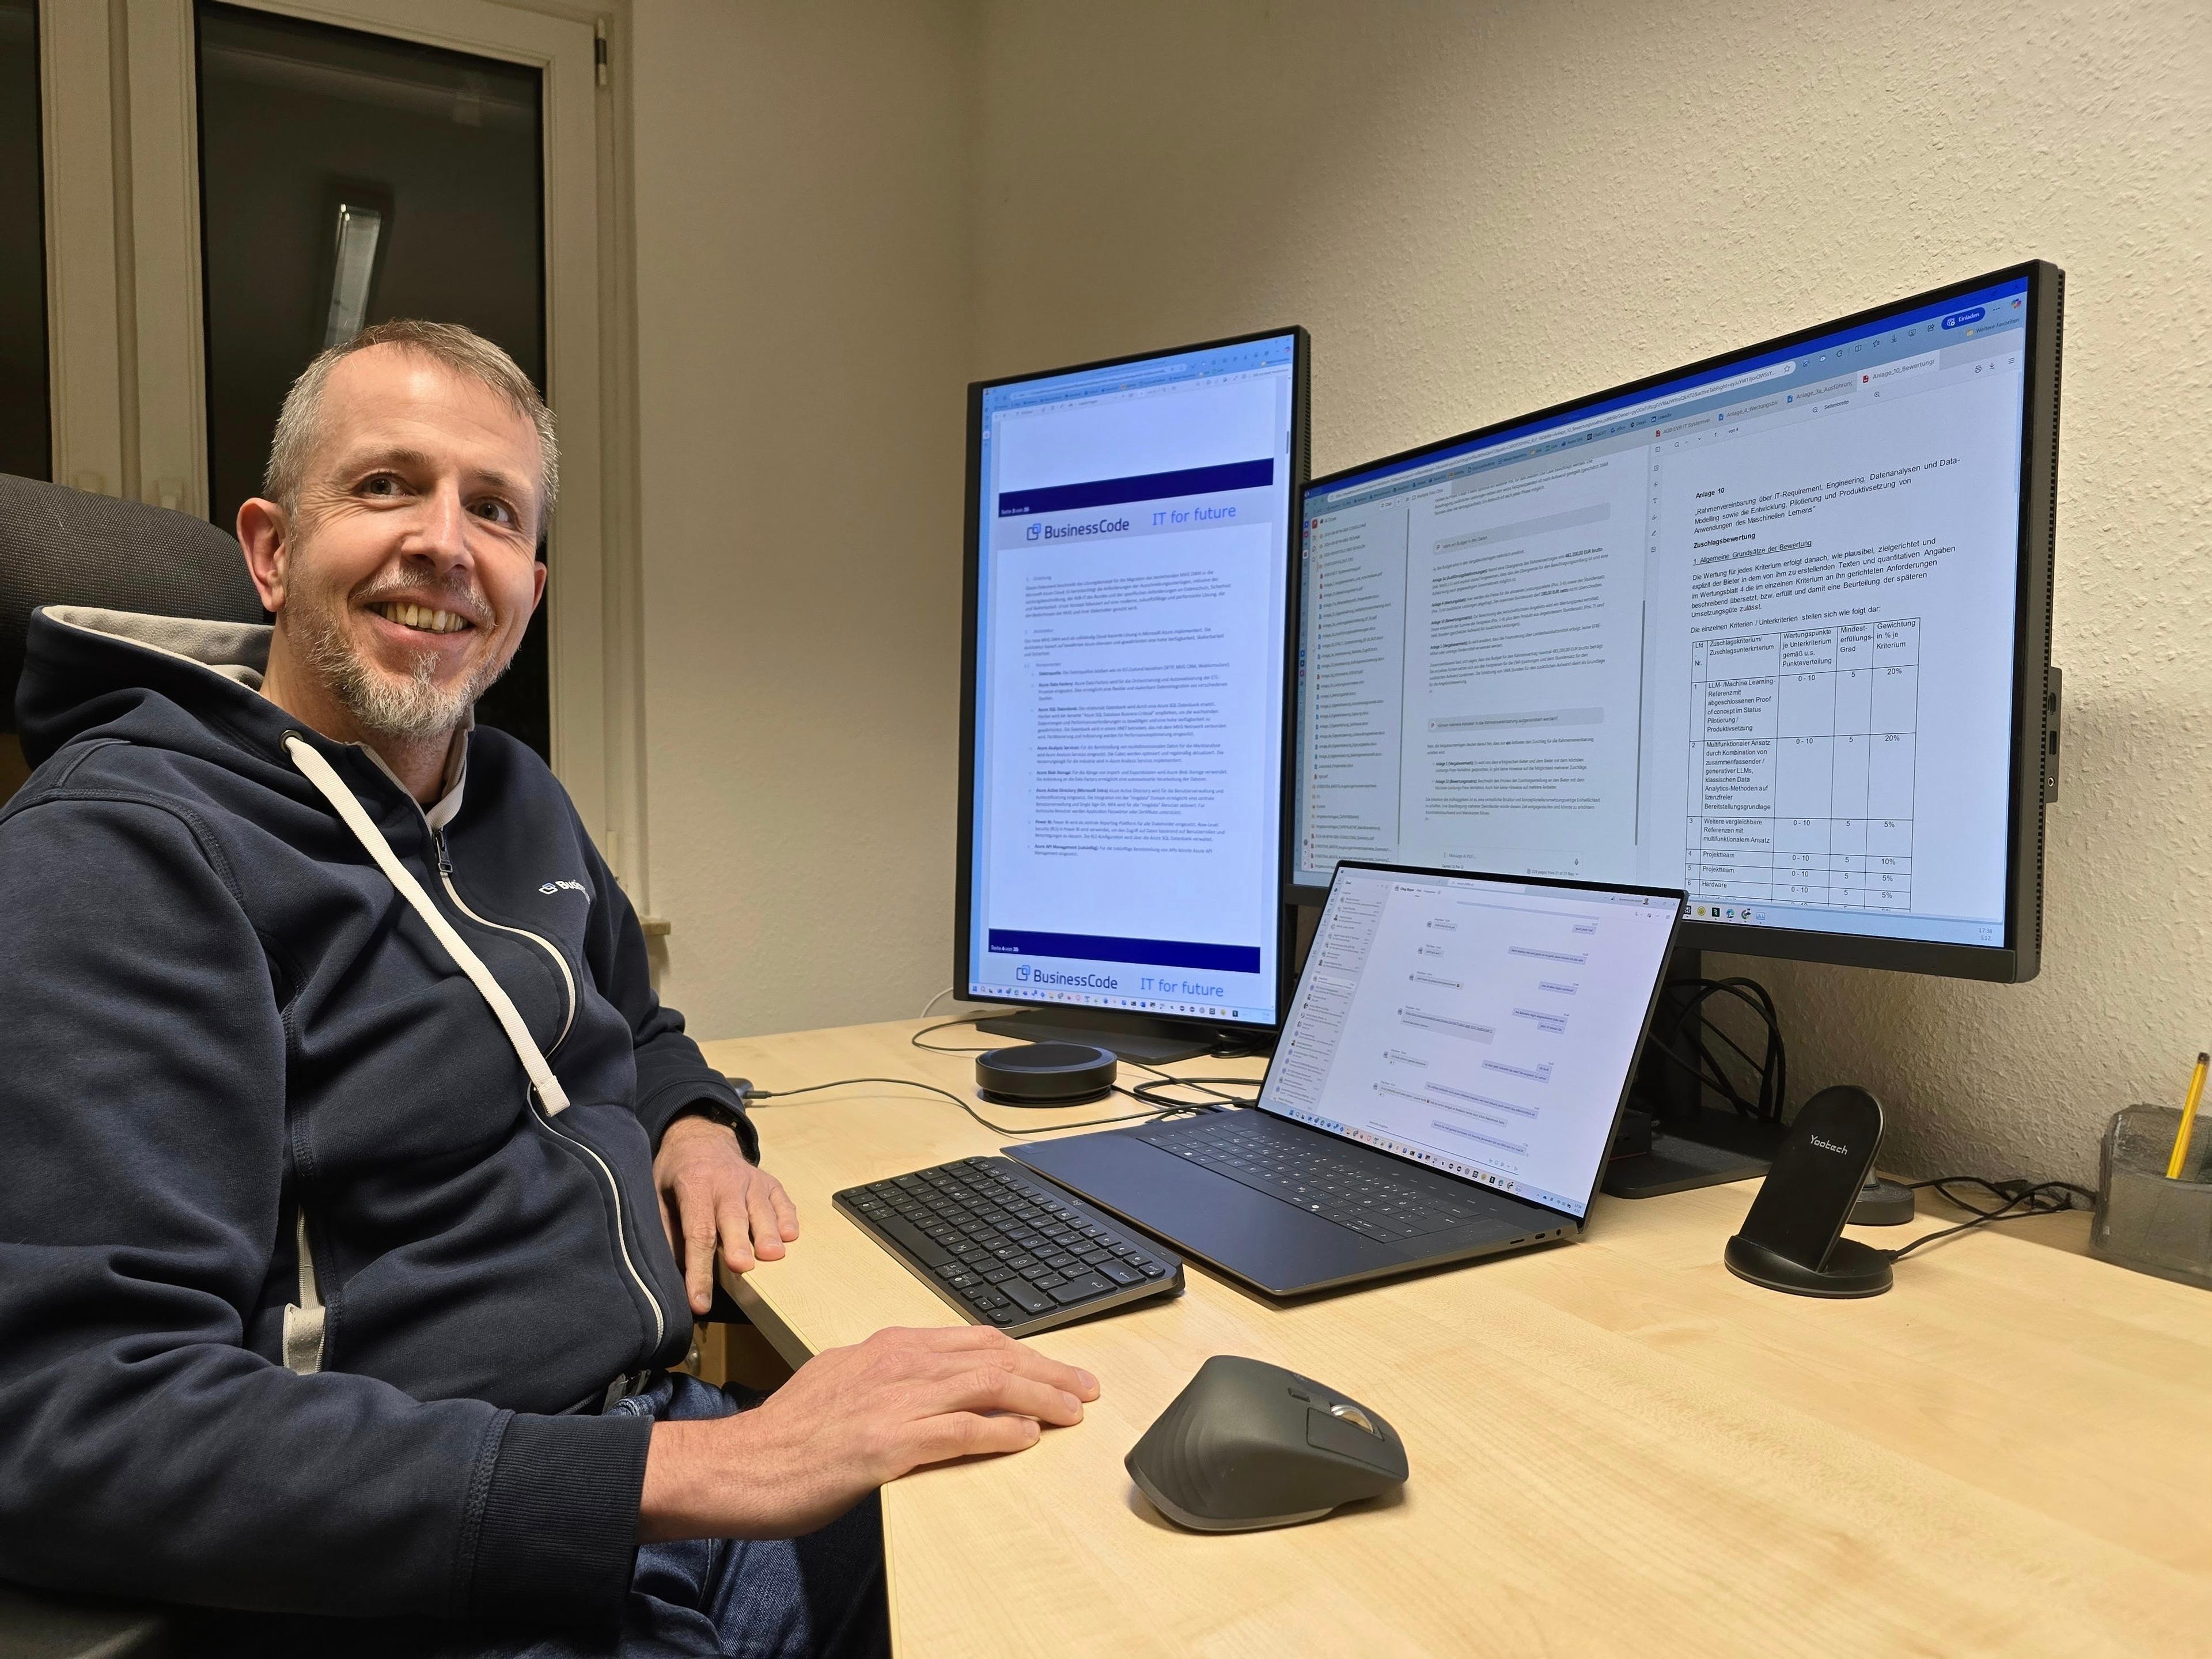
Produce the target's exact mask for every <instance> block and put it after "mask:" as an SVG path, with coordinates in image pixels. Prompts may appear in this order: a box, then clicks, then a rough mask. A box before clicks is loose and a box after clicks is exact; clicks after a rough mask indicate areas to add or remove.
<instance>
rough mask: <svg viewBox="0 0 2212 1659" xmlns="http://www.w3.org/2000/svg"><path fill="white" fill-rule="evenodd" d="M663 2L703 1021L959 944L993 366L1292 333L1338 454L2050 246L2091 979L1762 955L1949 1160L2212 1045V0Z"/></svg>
mask: <svg viewBox="0 0 2212 1659" xmlns="http://www.w3.org/2000/svg"><path fill="white" fill-rule="evenodd" d="M639 33H640V57H639V66H638V75H639V100H638V108H639V117H638V119H639V135H638V137H639V158H640V163H639V164H640V172H641V179H640V186H639V196H638V199H639V246H640V259H641V265H642V266H643V267H644V269H643V270H641V283H640V287H641V297H642V305H643V310H644V325H645V336H646V346H645V356H644V387H643V392H644V398H643V402H644V406H645V409H646V410H647V418H646V433H645V447H646V489H645V495H646V513H647V520H646V531H647V572H648V575H647V584H648V618H647V630H648V653H649V656H650V658H651V659H652V662H653V670H652V674H653V678H652V682H651V688H650V704H649V708H648V719H649V721H650V722H651V731H652V736H653V781H652V792H653V793H652V803H653V872H654V883H655V886H654V899H655V903H656V906H657V907H658V908H661V909H663V910H665V911H666V912H667V913H668V914H670V915H672V916H673V917H674V918H675V919H676V921H677V927H678V931H677V933H676V935H675V937H674V938H673V939H671V955H670V966H669V972H668V975H667V980H666V988H667V990H668V991H669V994H670V995H671V1000H675V1001H676V1002H677V1003H678V1006H684V1007H686V1008H687V1011H688V1012H691V1013H692V1015H693V1016H694V1023H695V1025H696V1027H697V1028H698V1029H701V1030H708V1031H739V1030H766V1029H773V1028H775V1027H776V1026H780V1025H812V1024H825V1023H829V1022H832V1021H836V1020H841V1019H850V1018H863V1017H874V1018H885V1017H890V1016H892V1015H896V1014H898V1013H901V1012H907V1011H908V1009H909V1008H910V1007H918V1006H919V1005H920V1002H921V999H922V998H924V997H926V996H927V995H928V994H930V993H931V992H933V991H934V990H935V989H937V988H938V987H940V986H941V985H943V984H944V983H945V978H946V976H947V971H948V970H947V967H946V962H945V958H946V957H947V955H948V954H949V952H948V951H947V948H946V947H947V945H948V943H949V933H950V927H951V917H950V911H951V823H952V805H953V802H952V780H951V772H952V769H953V766H954V763H955V759H956V755H957V747H956V737H955V733H954V731H953V718H952V705H951V695H952V687H953V681H954V678H955V675H956V672H957V653H958V642H957V572H958V560H959V547H958V540H959V502H958V500H957V495H958V483H959V474H960V453H959V413H958V410H959V391H960V383H961V382H962V381H963V380H967V379H968V378H970V377H971V376H972V375H976V374H993V373H1002V372H1012V371H1018V370H1021V369H1025V368H1036V367H1039V366H1042V365H1045V364H1049V363H1052V362H1068V361H1073V360H1075V359H1078V358H1082V357H1086V356H1100V355H1104V354H1107V353H1109V352H1115V351H1121V350H1134V349H1144V348H1146V347H1148V346H1152V345H1156V344H1159V343H1166V342H1171V341H1174V340H1177V339H1188V338H1198V337H1206V336H1208V335H1213V334H1222V333H1227V332H1231V331H1242V330H1245V329H1249V328H1255V327H1260V326H1266V325H1274V324H1277V323H1280V322H1284V321H1301V322H1304V323H1305V324H1306V325H1308V326H1310V328H1311V329H1312V330H1313V331H1314V333H1315V339H1316V376H1315V381H1314V418H1315V441H1314V460H1315V465H1316V467H1317V468H1321V469H1324V470H1326V469H1328V468H1331V467H1334V466H1340V465H1346V464H1348V463H1350V462H1352V461H1356V460H1358V459H1363V458H1364V457H1367V456H1371V455H1375V454H1378V453H1383V452H1385V451H1388V450H1391V449H1395V448H1399V447H1404V446H1406V445H1408V444H1412V443H1416V442H1419V441H1425V440H1427V439H1430V438H1433V437H1437V436H1441V435H1445V434H1448V433H1450V432H1453V431H1456V430H1461V429H1463V428H1468V427H1471V426H1474V425H1476V424H1478V423H1480V422H1486V421H1490V420H1493V419H1498V418H1500V417H1503V416H1510V415H1512V414H1516V413H1518V412H1520V411H1522V410H1527V409H1530V408H1534V407H1536V406H1538V405H1541V404H1547V403H1551V402H1554V401H1557V400H1558V399H1560V398H1567V397H1572V396H1576V395H1578V394H1580V393H1583V392H1590V391H1595V390H1597V389H1599V388H1601V387H1603V386H1609V385H1613V384H1615V383H1617V382H1619V381H1621V380H1627V379H1630V378H1632V377H1634V376H1638V375H1641V374H1649V373H1652V372H1655V371H1657V370H1661V369H1664V368H1670V367H1673V366H1674V365H1676V364H1678V363H1681V362H1686V361H1689V360H1691V359H1693V358H1696V357H1699V356H1705V355H1707V354H1710V353H1712V352H1716V351H1719V350H1723V349H1729V348H1730V347H1733V346H1736V345H1740V344H1742V343H1747V342H1750V341H1753V340H1756V339H1759V338H1763V337H1767V336H1770V335H1773V334H1778V333H1781V332H1783V331H1786V330H1789V329H1791V328H1795V327H1798V326H1801V325H1806V324H1808V323H1813V322H1817V321H1819V320H1820V319H1823V318H1826V317H1828V316H1832V315H1835V314H1838V313H1842V312H1845V311H1849V310H1853V309H1857V308H1858V307H1863V306H1867V305H1869V304H1874V303H1876V302H1879V301H1883V300H1886V299H1889V298H1893V297H1896V296H1899V295H1904V294H1907V293H1910V292H1912V291H1914V290H1916V289H1922V288H1927V287H1932V286H1934V285H1936V284H1937V283H1944V282H1948V281H1951V280H1954V279H1955V278H1958V277H1960V276H1968V275H1972V274H1974V273H1976V272H1978V271H1982V270H1988V269H1990V268H1992V267H1994V266H1996V265H1999V264H2007V263H2010V262H2012V261H2014V260H2015V259H2019V258H2027V257H2033V256H2040V257H2044V258H2051V259H2054V260H2056V261H2057V262H2058V263H2059V264H2062V265H2063V266H2064V267H2065V268H2066V270H2067V272H2068V275H2069V315H2068V319H2067V335H2066V378H2065V410H2064V422H2063V446H2062V455H2063V459H2062V464H2061V507H2060V514H2059V553H2058V582H2057V620H2056V642H2055V655H2056V659H2057V661H2058V662H2059V663H2060V664H2061V665H2063V666H2064V667H2065V669H2066V670H2067V692H2068V699H2069V753H2068V755H2067V757H2066V780H2065V795H2064V798H2063V799H2062V800H2061V801H2060V803H2059V804H2058V805H2057V807H2056V808H2055V809H2054V811H2053V813H2052V816H2051V835H2052V844H2051V860H2050V878H2051V899H2050V908H2049V920H2048V927H2047V933H2046V943H2045V969H2044V972H2043V975H2042V977H2041V978H2040V979H2039V981H2036V982H2034V983H2033V984H2031V985H2028V986H2025V987H1984V986H1974V985H1966V984H1960V983H1953V982H1948V981H1933V980H1924V979H1918V978H1912V977H1907V976H1902V975H1885V974H1876V973H1870V972H1863V971H1846V970H1842V969H1815V968H1805V967H1793V966H1790V965H1787V964H1778V963H1758V964H1753V963H1742V964H1740V965H1742V966H1745V967H1747V968H1750V969H1753V971H1755V972H1757V973H1758V974H1759V975H1761V976H1762V977H1765V979H1767V980H1768V981H1769V982H1770V983H1771V984H1772V986H1773V987H1774V988H1775V991H1776V994H1777V995H1778V998H1779V999H1780V1000H1781V1002H1782V1005H1783V1009H1784V1015H1785V1017H1786V1018H1788V1020H1789V1023H1790V1030H1791V1034H1792V1036H1793V1037H1794V1038H1795V1040H1796V1048H1795V1057H1796V1064H1795V1066H1794V1067H1793V1074H1794V1076H1795V1077H1796V1079H1797V1087H1796V1089H1794V1090H1793V1093H1794V1094H1795V1095H1796V1097H1798V1098H1801V1099H1802V1097H1803V1096H1804V1094H1805V1093H1806V1092H1808V1091H1809V1090H1810V1089H1811V1088H1813V1087H1814V1086H1817V1085H1820V1084H1821V1083H1824V1082H1827V1081H1832V1080H1837V1079H1846V1078H1856V1079H1863V1080H1864V1081H1866V1082H1868V1083H1869V1084H1870V1085H1873V1086H1874V1087H1875V1089H1876V1091H1878V1092H1879V1093H1880V1094H1881V1096H1882V1097H1883V1099H1884V1101H1885V1103H1887V1105H1888V1106H1889V1107H1890V1109H1891V1114H1892V1120H1893V1141H1892V1146H1891V1152H1892V1155H1893V1160H1894V1161H1895V1162H1898V1163H1899V1164H1902V1165H1904V1166H1905V1167H1910V1168H1914V1169H1918V1170H1933V1169H1934V1167H1935V1166H1936V1164H1953V1165H1959V1166H1972V1167H1975V1168H1978V1169H1988V1168H1992V1167H2003V1168H2008V1169H2010V1168H2019V1169H2023V1170H2026V1169H2033V1170H2039V1171H2044V1172H2048V1173H2052V1174H2063V1175H2071V1176H2082V1175H2085V1174H2086V1173H2087V1172H2088V1171H2089V1170H2090V1169H2091V1168H2092V1167H2093V1137H2094V1134H2095V1132H2096V1130H2097V1128H2098V1127H2099V1126H2100V1124H2101V1122H2102V1121H2103V1119H2104V1117H2105V1115H2106V1114H2107V1113H2108V1112H2109V1111H2110V1110H2111V1109H2112V1108H2113V1107H2115V1106H2116V1105H2118V1104H2119V1103H2123V1102H2125V1101H2127V1100H2130V1099H2135V1098H2139V1097H2156V1098H2160V1099H2164V1098H2168V1097H2172V1096H2173V1095H2174V1094H2175V1093H2176V1092H2177V1091H2178V1090H2179V1086H2180V1085H2181V1083H2182V1082H2183V1081H2184V1080H2185V1075H2186V1062H2187V1061H2188V1060H2189V1059H2190V1058H2191V1056H2192V1055H2193V1054H2195V1052H2196V1050H2197V1048H2199V1047H2202V1046H2205V1045H2207V1044H2208V1043H2212V1018H2207V1012H2208V1011H2207V1006H2206V1005H2207V1001H2208V996H2207V993H2208V992H2212V929H2208V927H2207V926H2206V921H2205V918H2206V917H2207V915H2208V914H2212V832H2208V830H2207V829H2206V828H2205V823H2206V821H2207V820H2206V814H2207V812H2208V811H2212V767H2208V761H2209V760H2212V690H2208V685H2209V684H2212V627H2207V626H2206V624H2205V621H2204V618H2203V616H2202V615H2200V614H2199V611H2200V609H2201V608H2200V607H2198V606H2196V605H2193V604H2192V603H2191V600H2193V599H2194V598H2195V596H2196V594H2197V591H2198V590H2199V588H2200V586H2202V585H2203V581H2204V579H2205V577H2206V576H2207V575H2208V574H2212V562H2208V553H2212V530H2208V528H2207V526H2212V483H2208V479H2212V468H2208V466H2207V465H2206V462H2205V459H2204V458H2205V457H2206V455H2207V454H2208V453H2212V325H2208V324H2207V322H2206V321H2205V320H2203V316H2202V315H2201V314H2192V313H2191V311H2190V310H2189V309H2188V307H2190V306H2191V304H2192V303H2201V302H2202V296H2203V295H2206V294H2207V293H2208V292H2212V283H2208V281H2207V278H2208V276H2212V270H2208V250H2212V10H2208V9H2206V8H2205V7H2204V6H2203V5H2202V4H2201V3H2184V0H2167V3H2156V4H2134V5H2126V4H2121V5H2112V4H2106V5H2100V6H2089V5H2086V4H2077V5H2059V4H2010V5H2006V6H1991V5H1989V4H1987V3H1974V4H1970V3H1965V0H1914V3H1852V4H1829V5H1824V6H1810V5H1797V6H1788V5H1782V4H1754V3H1746V0H1736V3H1724V0H1705V3H1688V4H1684V5H1680V6H1674V7H1657V6H1650V5H1647V4H1642V3H1630V0H1611V3H1588V0H1586V3H1573V0H1553V3H1547V4H1541V5H1537V4H1524V3H1500V4H1492V5H1487V6H1483V5H1445V4H1415V3H1410V0H1365V3H1362V4H1358V5H1347V4H1343V3H1338V0H1207V3H1205V4H1202V5H1191V4H1188V3H1178V0H1117V3H1115V4H1114V5H1111V6H1098V5H1097V4H1092V3H1080V0H985V3H982V4H981V7H980V9H979V10H977V11H976V12H975V15H974V18H973V27H972V29H971V27H969V21H967V15H966V14H965V13H964V12H963V11H961V10H959V9H951V8H947V9H936V8H931V7H924V6H915V5H910V4H906V3H895V0H882V3H878V4H876V5H872V6H863V5H858V4H829V5H823V4H817V5H813V6H808V7H800V6H798V5H794V4H771V3H767V0H756V3H744V4H732V3H724V4H709V3H705V0H685V3H681V4H678V3H675V0H647V3H645V4H642V5H641V6H640V7H639ZM829 324H834V325H835V327H834V329H833V330H832V331H831V332H829V334H827V335H826V336H821V337H817V330H818V329H821V328H822V327H823V325H829ZM720 398H732V399H734V400H735V408H734V410H733V411H732V413H730V414H728V415H726V416H722V415H716V414H714V412H713V411H714V406H715V404H716V402H717V400H718V399H720ZM856 425H857V426H859V427H861V428H866V429H867V430H868V431H869V432H871V433H872V434H873V435H875V437H876V438H877V439H878V440H879V443H878V445H877V446H875V447H874V457H873V459H874V470H871V471H864V472H863V473H862V474H860V477H858V478H857V479H855V478H854V477H853V475H852V474H851V473H850V472H849V471H848V469H847V466H846V464H845V460H844V458H845V457H846V456H847V455H848V454H849V453H850V451H851V447H852V439H853V435H854V428H855V426H856ZM863 942H865V943H863ZM771 958H773V960H771Z"/></svg>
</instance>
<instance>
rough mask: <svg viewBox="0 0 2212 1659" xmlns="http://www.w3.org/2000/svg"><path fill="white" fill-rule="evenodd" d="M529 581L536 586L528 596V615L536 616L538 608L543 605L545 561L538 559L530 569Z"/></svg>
mask: <svg viewBox="0 0 2212 1659" xmlns="http://www.w3.org/2000/svg"><path fill="white" fill-rule="evenodd" d="M530 576H531V580H532V581H533V582H535V583H536V584H537V586H536V587H535V588H534V589H533V590H532V592H531V596H530V614H531V615H532V616H533V617H534V616H536V615H537V614H538V606H539V605H543V604H544V603H545V561H544V559H542V558H541V559H539V560H538V561H536V562H534V563H532V566H531V567H530Z"/></svg>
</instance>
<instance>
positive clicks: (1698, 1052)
mask: <svg viewBox="0 0 2212 1659" xmlns="http://www.w3.org/2000/svg"><path fill="white" fill-rule="evenodd" d="M1665 988H1666V989H1667V990H1668V991H1673V992H1676V993H1687V995H1686V997H1685V998H1684V1000H1683V1001H1682V1004H1681V1006H1680V1007H1678V1008H1676V1009H1675V1010H1674V1013H1673V1016H1672V1021H1671V1024H1668V1026H1667V1028H1666V1030H1665V1031H1664V1033H1663V1035H1662V1032H1661V1031H1660V1030H1659V1029H1658V1026H1657V1024H1656V1022H1655V1024H1654V1029H1653V1031H1652V1036H1653V1039H1654V1041H1653V1042H1651V1044H1650V1047H1651V1048H1654V1049H1656V1051H1657V1052H1658V1053H1660V1054H1664V1055H1665V1056H1666V1057H1667V1058H1668V1060H1671V1061H1672V1062H1673V1063H1674V1065H1676V1066H1679V1067H1680V1068H1681V1069H1682V1070H1683V1071H1686V1072H1687V1073H1690V1075H1691V1076H1692V1077H1694V1078H1695V1079H1697V1080H1698V1081H1699V1083H1700V1084H1702V1085H1705V1087H1707V1088H1709V1089H1711V1090H1712V1091H1713V1092H1714V1093H1716V1094H1717V1095H1719V1096H1720V1097H1722V1098H1723V1100H1725V1101H1727V1102H1728V1103H1729V1104H1730V1105H1731V1106H1733V1107H1735V1109H1736V1112H1737V1114H1738V1115H1740V1116H1743V1117H1749V1118H1757V1119H1763V1120H1764V1121H1767V1122H1770V1123H1778V1122H1780V1121H1782V1111H1783V1108H1784V1105H1785V1104H1786V1103H1787V1102H1788V1098H1789V1093H1790V1066H1789V1059H1788V1055H1787V1054H1786V1052H1785V1050H1784V1048H1783V1043H1782V1020H1781V1017H1780V1016H1779V1015H1778V1013H1777V1012H1775V1008H1774V999H1773V998H1772V997H1771V995H1769V994H1768V993H1767V989H1766V987H1765V986H1764V985H1761V984H1760V983H1759V981H1757V980H1755V979H1741V978H1738V979H1676V980H1669V981H1667V985H1666V987H1665ZM1723 995H1725V996H1729V997H1733V998H1735V1000H1737V1001H1739V1002H1741V1003H1742V1004H1744V1006H1747V1007H1748V1008H1749V1009H1750V1010H1751V1011H1752V1012H1753V1013H1755V1014H1757V1015H1758V1016H1759V1022H1760V1024H1763V1025H1765V1027H1766V1042H1765V1051H1764V1053H1763V1054H1761V1055H1760V1056H1759V1058H1758V1059H1755V1060H1754V1059H1753V1057H1752V1055H1751V1053H1750V1051H1749V1050H1748V1049H1747V1048H1744V1046H1743V1045H1742V1044H1741V1043H1740V1042H1737V1041H1736V1040H1735V1038H1734V1037H1732V1036H1729V1034H1728V1033H1727V1032H1726V1031H1724V1030H1722V1029H1721V1027H1720V1026H1719V1025H1717V1024H1715V1023H1714V1021H1713V1019H1712V1018H1711V1016H1710V1015H1709V1014H1707V1013H1706V1012H1705V1004H1706V1003H1707V1002H1708V1001H1709V1000H1711V999H1712V998H1714V997H1717V996H1723ZM1661 1018H1662V1019H1664V1018H1667V1016H1664V1015H1662V1016H1661ZM1693 1020H1694V1021H1695V1023H1696V1024H1695V1030H1692V1029H1691V1026H1692V1021H1693ZM1707 1034H1710V1035H1711V1036H1714V1037H1717V1038H1718V1039H1719V1040H1720V1041H1721V1042H1723V1043H1725V1044H1726V1045H1727V1046H1728V1047H1729V1048H1731V1049H1733V1050H1734V1051H1735V1053H1736V1054H1737V1055H1739V1056H1740V1057H1741V1060H1743V1063H1744V1064H1745V1065H1747V1066H1753V1067H1755V1068H1756V1069H1757V1071H1758V1073H1759V1083H1758V1087H1757V1090H1756V1092H1755V1093H1753V1094H1752V1095H1750V1096H1748V1097H1747V1096H1746V1095H1745V1093H1744V1091H1742V1090H1741V1088H1739V1087H1738V1086H1737V1085H1736V1082H1735V1079H1733V1078H1731V1077H1730V1076H1729V1073H1728V1069H1727V1067H1726V1066H1723V1064H1722V1063H1721V1060H1720V1057H1719V1056H1718V1055H1717V1054H1715V1053H1714V1051H1713V1050H1712V1049H1711V1048H1710V1047H1708V1046H1707V1044H1706V1041H1705V1038H1706V1036H1707ZM1682 1042H1686V1043H1687V1044H1688V1047H1689V1051H1690V1057H1689V1058H1687V1059H1685V1058H1684V1057H1683V1056H1682V1054H1679V1053H1677V1052H1676V1049H1675V1045H1676V1044H1677V1043H1682ZM1655 1115H1657V1116H1660V1117H1662V1118H1663V1117H1664V1116H1665V1113H1664V1112H1663V1111H1662V1112H1659V1113H1656V1114H1655Z"/></svg>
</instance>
